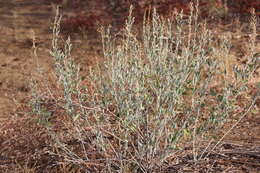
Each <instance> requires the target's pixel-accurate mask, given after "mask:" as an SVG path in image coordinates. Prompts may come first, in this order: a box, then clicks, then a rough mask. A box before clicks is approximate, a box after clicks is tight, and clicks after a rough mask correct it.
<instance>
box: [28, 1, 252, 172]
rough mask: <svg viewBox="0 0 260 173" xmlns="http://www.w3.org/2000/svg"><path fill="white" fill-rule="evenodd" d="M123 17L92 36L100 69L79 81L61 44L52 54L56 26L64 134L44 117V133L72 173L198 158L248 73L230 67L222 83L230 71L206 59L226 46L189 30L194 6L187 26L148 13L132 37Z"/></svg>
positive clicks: (143, 168)
mask: <svg viewBox="0 0 260 173" xmlns="http://www.w3.org/2000/svg"><path fill="white" fill-rule="evenodd" d="M131 13H132V7H131V8H130V14H129V16H128V19H127V20H126V23H125V28H124V29H123V30H122V32H121V33H119V34H118V35H114V36H113V35H112V34H111V33H110V28H108V29H104V28H101V29H100V32H101V37H102V43H103V53H104V55H103V57H104V61H103V63H102V64H99V65H98V66H96V67H93V68H91V69H90V71H89V74H88V76H86V77H85V79H83V78H81V77H80V75H79V67H78V66H77V65H76V64H75V63H74V61H73V60H72V58H71V55H70V52H71V44H70V39H68V40H67V41H66V43H65V47H64V50H62V49H60V48H59V43H58V42H59V32H60V27H59V24H60V19H61V18H60V16H59V15H58V14H57V17H56V18H55V23H54V27H53V42H52V45H53V47H52V51H51V56H52V57H53V60H54V63H55V73H56V77H57V79H58V80H57V83H58V85H59V86H60V91H61V93H62V94H61V96H60V97H59V98H56V102H55V104H57V109H58V108H60V109H62V110H63V112H62V115H60V116H64V115H66V116H67V115H68V116H67V117H68V118H67V119H66V120H64V121H63V122H61V123H63V126H64V129H65V130H59V129H57V128H56V125H55V121H54V122H52V121H51V118H52V117H48V121H49V123H47V124H43V125H44V126H45V127H46V128H47V130H48V132H49V133H50V134H51V136H52V137H53V141H54V143H55V146H56V147H57V150H56V151H57V152H55V153H52V154H55V155H59V156H61V157H62V158H63V159H64V160H65V161H66V162H67V163H68V164H70V166H71V167H73V168H72V169H81V170H85V171H92V172H93V171H94V172H95V171H96V172H158V171H159V170H160V169H161V168H162V166H163V164H164V163H165V162H166V161H167V160H168V159H170V158H172V157H174V154H175V152H176V151H177V150H180V149H182V146H183V145H185V144H186V145H188V144H190V142H191V143H192V148H193V159H194V160H195V161H196V160H199V159H203V158H204V157H205V156H206V155H207V154H206V153H208V151H209V150H211V149H215V147H216V145H215V146H214V147H213V148H210V144H209V145H208V146H207V147H206V148H205V150H202V149H201V145H204V144H202V141H203V140H205V139H206V140H210V139H211V138H212V134H214V133H212V132H215V131H216V130H218V129H219V127H222V125H223V123H225V121H226V120H227V118H228V117H229V115H232V114H234V113H235V112H237V110H238V109H239V107H238V106H237V104H236V101H237V98H238V97H239V96H241V95H243V93H244V92H245V91H246V89H247V87H246V86H247V82H248V80H249V79H250V78H251V77H252V75H253V72H254V71H255V70H256V66H255V65H254V64H252V63H248V64H246V65H245V66H244V67H234V72H233V73H234V76H233V77H232V80H231V79H230V78H228V76H229V75H233V73H230V71H229V70H227V69H228V68H227V64H226V63H225V62H226V61H224V62H223V61H221V60H220V59H218V58H215V57H216V53H219V51H217V50H218V49H221V52H222V53H223V54H224V55H227V54H229V51H230V48H231V43H230V42H229V40H228V39H227V36H223V37H222V38H221V39H220V45H218V46H217V47H216V45H215V43H214V41H213V35H212V34H211V32H210V30H208V29H207V26H206V24H205V23H199V22H198V5H195V8H194V6H193V5H191V15H190V16H189V17H188V18H184V15H183V14H182V13H175V14H174V17H172V18H171V19H164V18H162V17H160V16H159V15H158V14H157V12H156V10H154V11H153V12H152V14H151V15H150V14H148V15H146V16H145V17H144V22H143V30H142V37H141V38H139V37H138V34H137V33H135V32H134V31H133V26H134V18H133V17H132V15H131ZM252 40H253V39H252ZM252 44H253V42H252ZM219 46H220V48H219ZM250 55H251V56H253V55H254V54H253V53H252V54H250ZM249 62H254V61H253V58H252V60H250V61H249ZM86 83H87V84H86ZM52 96H53V95H52ZM37 98H38V99H39V97H37V96H35V97H34V99H33V100H32V104H31V105H32V108H33V110H37V111H35V112H34V113H35V114H38V115H40V116H41V117H42V115H44V114H41V112H45V111H46V110H45V109H41V108H42V107H41V106H39V105H38V104H39V103H40V102H38V101H37ZM255 99H256V97H255V98H254V99H253V101H252V102H250V103H249V104H250V105H251V106H250V107H249V108H248V109H251V108H252V105H253V104H254V102H255ZM35 107H37V109H35ZM247 112H248V111H246V113H247ZM243 116H244V115H243ZM56 123H57V122H56ZM215 140H217V139H215ZM220 140H222V139H220Z"/></svg>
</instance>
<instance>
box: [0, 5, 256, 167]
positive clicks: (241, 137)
mask: <svg viewBox="0 0 260 173" xmlns="http://www.w3.org/2000/svg"><path fill="white" fill-rule="evenodd" d="M88 5H89V4H88ZM95 5H96V7H97V4H92V6H91V7H93V8H94V7H95ZM87 10H92V9H87ZM102 10H105V7H102V8H101V9H100V12H99V13H100V14H101V13H102ZM86 12H87V11H85V13H86ZM106 13H107V14H109V10H108V11H107V12H106ZM64 14H65V17H66V15H67V16H69V15H74V14H73V11H71V10H69V9H65V10H64ZM107 14H106V15H105V16H107V21H108V22H113V21H114V20H113V17H115V16H113V15H112V14H111V15H110V16H109V15H107ZM54 15H55V9H54V6H53V5H52V4H51V3H48V1H46V0H37V1H35V0H26V1H24V0H10V1H1V2H0V35H1V37H0V45H1V46H0V121H1V120H3V119H8V118H9V117H10V115H19V114H20V113H19V112H17V111H16V108H17V106H19V105H20V104H21V103H22V102H23V100H24V99H25V98H26V97H28V96H29V94H30V87H29V85H30V79H31V77H32V76H33V75H35V74H36V59H35V56H34V54H33V49H32V45H33V44H32V38H33V34H35V35H36V43H37V55H38V61H39V64H40V66H41V67H43V69H44V70H45V71H46V72H49V71H50V69H51V68H52V60H51V57H50V56H49V49H50V47H51V34H52V31H51V29H50V26H51V23H52V21H53V19H54ZM228 32H230V31H228ZM232 32H233V31H232ZM241 32H243V31H241ZM72 37H73V39H72V40H73V45H74V47H75V49H74V52H73V53H74V54H75V59H76V62H78V63H80V64H82V67H83V68H84V67H86V66H88V65H91V64H93V63H94V61H95V58H96V57H98V55H100V54H101V47H100V40H99V37H98V35H97V33H95V32H93V33H92V34H89V33H88V36H87V38H84V37H82V35H80V34H79V35H75V36H72ZM257 43H258V44H257V46H258V49H259V50H260V47H259V46H260V40H259V37H258V40H257ZM241 44H242V43H237V44H236V45H237V48H238V49H239V51H236V53H237V55H239V53H241V52H243V50H242V49H243V48H244V46H243V44H242V45H241ZM89 57H92V58H89ZM238 57H239V56H238ZM257 80H259V78H257V79H256V80H255V81H257ZM258 106H260V103H258ZM258 110H259V109H258ZM235 119H237V117H234V122H235ZM226 142H227V143H232V144H236V145H254V146H258V147H260V113H256V114H254V115H251V116H248V117H246V118H245V119H244V120H243V121H242V122H241V123H240V125H238V126H237V127H236V128H235V129H234V131H233V132H232V133H231V134H230V135H229V136H228V138H227V139H226ZM259 158H260V155H259ZM259 160H260V159H259ZM259 167H260V166H259ZM259 169H260V168H259Z"/></svg>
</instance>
